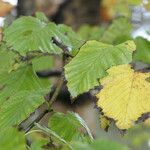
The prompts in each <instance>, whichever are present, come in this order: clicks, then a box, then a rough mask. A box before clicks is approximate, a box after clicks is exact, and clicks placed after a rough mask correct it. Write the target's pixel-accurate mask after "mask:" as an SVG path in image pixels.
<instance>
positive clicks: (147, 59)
mask: <svg viewBox="0 0 150 150" xmlns="http://www.w3.org/2000/svg"><path fill="white" fill-rule="evenodd" d="M135 43H136V46H137V50H136V52H135V53H134V57H133V59H134V60H135V61H142V62H144V63H147V64H150V42H149V41H148V40H146V39H143V38H142V37H137V38H136V39H135Z"/></svg>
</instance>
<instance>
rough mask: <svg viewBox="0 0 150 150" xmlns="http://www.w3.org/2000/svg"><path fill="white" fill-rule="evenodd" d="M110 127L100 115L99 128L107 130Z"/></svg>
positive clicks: (107, 121) (106, 120) (108, 122)
mask: <svg viewBox="0 0 150 150" xmlns="http://www.w3.org/2000/svg"><path fill="white" fill-rule="evenodd" d="M109 125H110V121H109V120H108V119H107V118H106V117H105V116H103V115H100V127H101V128H102V129H104V130H107V129H108V127H109Z"/></svg>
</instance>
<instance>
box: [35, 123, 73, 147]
mask: <svg viewBox="0 0 150 150" xmlns="http://www.w3.org/2000/svg"><path fill="white" fill-rule="evenodd" d="M36 126H37V127H38V128H39V129H41V131H43V132H44V133H45V134H46V135H48V136H49V137H50V138H51V139H52V140H53V141H55V142H58V143H61V144H62V145H66V146H67V147H68V148H69V149H72V147H71V145H70V144H69V143H68V142H67V141H66V140H64V139H63V138H62V137H60V136H59V135H58V134H57V133H55V132H54V131H52V130H51V129H49V128H47V127H43V126H41V125H40V124H37V123H36Z"/></svg>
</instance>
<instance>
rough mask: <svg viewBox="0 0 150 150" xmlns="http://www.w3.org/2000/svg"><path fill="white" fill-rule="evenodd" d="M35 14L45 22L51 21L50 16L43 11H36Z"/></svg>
mask: <svg viewBox="0 0 150 150" xmlns="http://www.w3.org/2000/svg"><path fill="white" fill-rule="evenodd" d="M35 16H36V18H38V19H39V20H41V21H43V22H45V23H48V22H49V20H48V18H47V17H46V15H45V14H44V13H42V12H36V13H35Z"/></svg>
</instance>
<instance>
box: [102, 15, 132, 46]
mask: <svg viewBox="0 0 150 150" xmlns="http://www.w3.org/2000/svg"><path fill="white" fill-rule="evenodd" d="M131 30H132V25H131V23H130V22H129V20H128V19H127V18H124V17H121V18H118V19H115V20H114V21H113V23H112V24H111V25H110V26H109V27H108V29H106V31H105V32H104V33H103V36H102V38H101V41H102V42H105V43H109V44H120V43H122V42H125V41H127V40H130V39H131Z"/></svg>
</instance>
